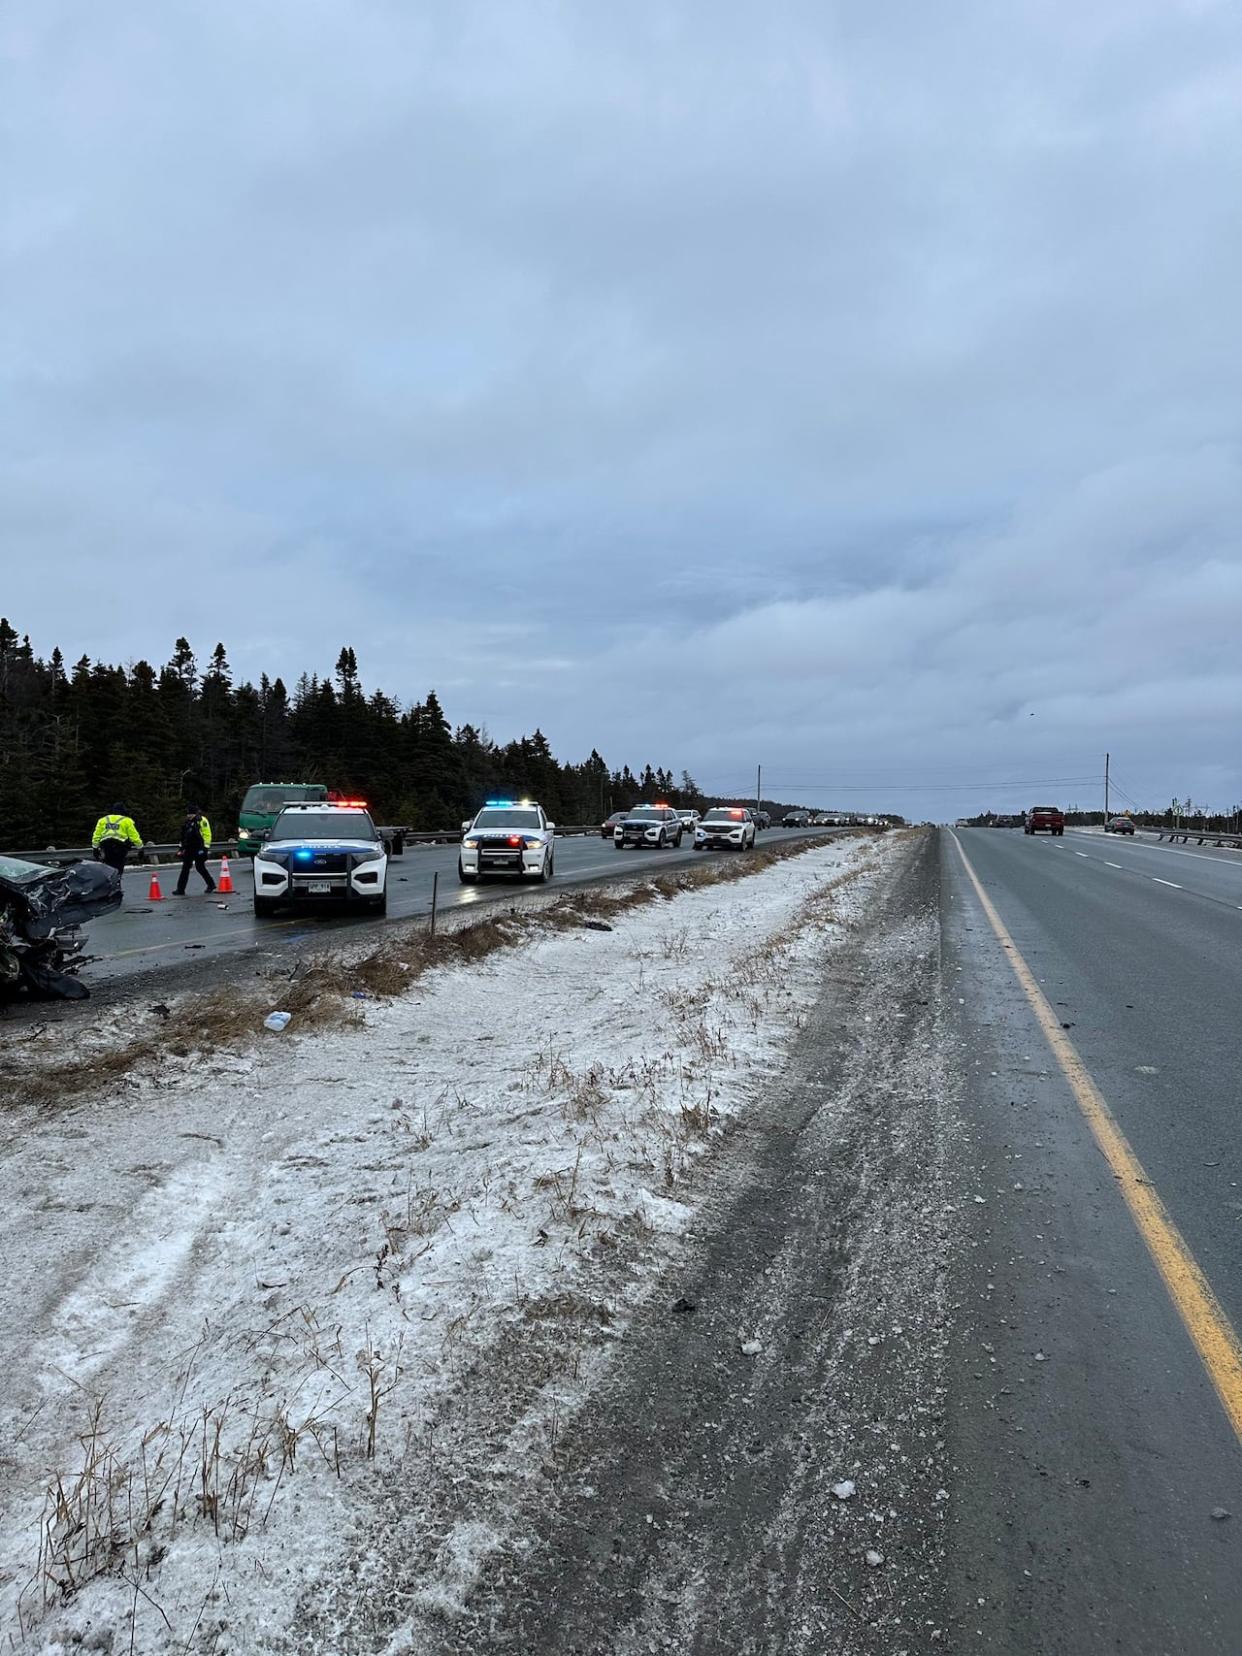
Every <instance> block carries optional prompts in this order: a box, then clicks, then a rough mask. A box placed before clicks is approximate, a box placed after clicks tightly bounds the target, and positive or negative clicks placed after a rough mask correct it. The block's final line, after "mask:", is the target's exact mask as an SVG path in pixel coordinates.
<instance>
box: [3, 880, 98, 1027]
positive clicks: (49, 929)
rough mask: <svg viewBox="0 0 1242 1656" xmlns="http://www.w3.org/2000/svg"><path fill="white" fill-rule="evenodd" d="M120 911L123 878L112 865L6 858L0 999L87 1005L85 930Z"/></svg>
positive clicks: (88, 991)
mask: <svg viewBox="0 0 1242 1656" xmlns="http://www.w3.org/2000/svg"><path fill="white" fill-rule="evenodd" d="M120 906H121V876H120V874H119V873H118V871H117V870H116V869H115V868H109V867H108V866H107V864H106V863H95V862H77V863H71V864H70V865H69V866H68V867H67V868H45V867H43V866H42V864H40V863H30V862H23V861H22V860H21V859H20V858H18V857H3V856H0V995H4V994H15V993H16V992H17V991H18V990H20V989H25V990H27V991H28V992H29V993H30V994H33V995H39V996H43V997H47V998H51V999H58V1000H85V999H86V998H87V996H88V995H89V994H90V990H89V989H88V988H87V987H86V985H85V984H84V983H83V982H81V980H80V979H79V977H78V971H79V969H80V967H81V966H82V965H83V964H84V962H85V959H86V956H85V955H84V953H83V948H84V945H85V943H86V937H85V934H84V932H83V931H82V925H83V923H84V922H85V921H87V920H94V919H97V918H98V916H99V915H101V914H110V913H111V912H112V910H113V909H117V908H120Z"/></svg>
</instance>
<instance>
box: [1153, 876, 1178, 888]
mask: <svg viewBox="0 0 1242 1656" xmlns="http://www.w3.org/2000/svg"><path fill="white" fill-rule="evenodd" d="M1151 879H1152V884H1153V885H1167V886H1172V887H1173V890H1174V891H1180V890H1181V889H1182V888H1181V886H1179V885H1178V884H1177V882H1176V881H1175V880H1158V879H1157V878H1156V876H1155V875H1154V874H1153V875H1152V877H1151Z"/></svg>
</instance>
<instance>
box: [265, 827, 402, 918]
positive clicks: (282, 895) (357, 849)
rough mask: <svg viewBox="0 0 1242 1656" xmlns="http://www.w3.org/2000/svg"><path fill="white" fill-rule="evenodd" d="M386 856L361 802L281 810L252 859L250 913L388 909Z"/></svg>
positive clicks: (377, 831) (377, 833)
mask: <svg viewBox="0 0 1242 1656" xmlns="http://www.w3.org/2000/svg"><path fill="white" fill-rule="evenodd" d="M387 878H388V852H387V850H386V849H385V847H384V842H383V840H382V839H381V838H380V833H379V830H378V829H377V828H376V826H375V824H374V822H372V820H371V813H370V811H368V810H367V807H366V803H365V801H363V800H360V799H345V800H340V801H337V800H333V801H332V803H331V804H325V803H322V802H320V803H317V804H310V805H286V806H285V808H284V810H283V811H281V813H280V815H279V816H278V817H277V818H276V821H275V822H274V823H273V824H272V831H271V834H270V836H269V837H268V838H267V839H266V840H265V841H264V843H263V844H262V845H261V846H260V847H259V849H258V851H257V852H256V853H255V859H254V912H255V913H256V914H258V915H263V914H274V913H275V912H276V910H277V908H279V907H280V905H281V904H282V903H287V904H290V905H297V906H303V905H307V906H309V905H310V904H313V903H330V904H333V905H334V906H340V907H351V908H369V909H372V910H374V911H375V913H377V914H383V913H384V911H385V910H386V908H387V906H388V886H387Z"/></svg>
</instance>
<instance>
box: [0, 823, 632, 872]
mask: <svg viewBox="0 0 1242 1656" xmlns="http://www.w3.org/2000/svg"><path fill="white" fill-rule="evenodd" d="M385 831H386V832H388V833H390V834H391V835H392V837H393V841H394V844H393V848H392V853H391V854H392V855H393V856H394V857H399V856H401V854H402V852H403V851H404V850H405V847H406V846H407V845H456V844H457V843H458V841H459V840H460V839H461V829H460V828H453V829H447V828H446V829H440V830H436V831H434V832H431V833H413V832H412V831H411V830H409V829H407V828H391V829H387V830H385ZM598 833H599V823H597V822H591V823H586V824H581V823H579V824H574V825H572V826H569V827H564V828H561V827H558V828H557V830H556V836H557V838H558V839H560V838H561V837H562V836H567V837H568V836H573V835H576V834H598ZM247 854H248V853H247V852H244V851H242V850H240V849H239V841H237V840H235V839H230V840H215V841H213V842H212V847H211V850H210V851H209V852H208V856H209V857H212V858H215V857H222V856H223V857H240V856H245V855H247ZM0 855H4V856H6V857H16V858H17V859H18V861H20V862H31V863H47V864H48V865H49V867H52V868H61V867H63V866H65V865H66V864H68V863H75V862H83V861H87V862H89V861H90V859H91V858H92V857H93V856H94V855H95V853H94V851H93V850H92V848H91V847H90V846H89V845H65V846H57V845H45V846H44V847H43V848H42V849H41V850H37V851H6V852H3V853H0ZM180 859H181V847H180V845H172V844H169V845H157V844H156V843H155V842H154V841H151V840H148V841H147V843H146V844H145V845H144V846H143V847H142V849H141V851H137V852H135V854H134V857H133V860H132V862H131V863H130V867H138V866H140V865H142V864H155V863H164V862H179V861H180Z"/></svg>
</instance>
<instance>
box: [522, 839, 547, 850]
mask: <svg viewBox="0 0 1242 1656" xmlns="http://www.w3.org/2000/svg"><path fill="white" fill-rule="evenodd" d="M522 844H523V845H524V846H525V847H526V849H527V850H528V851H542V850H543V841H542V840H541V839H524V840H523V841H522Z"/></svg>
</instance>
